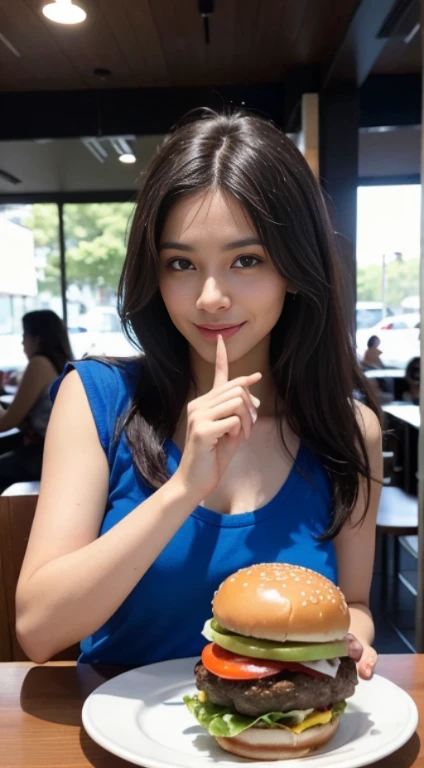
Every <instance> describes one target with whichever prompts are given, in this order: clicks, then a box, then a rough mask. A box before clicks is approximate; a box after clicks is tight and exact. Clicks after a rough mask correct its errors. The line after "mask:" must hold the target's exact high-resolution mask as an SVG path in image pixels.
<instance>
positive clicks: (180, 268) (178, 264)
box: [167, 259, 193, 272]
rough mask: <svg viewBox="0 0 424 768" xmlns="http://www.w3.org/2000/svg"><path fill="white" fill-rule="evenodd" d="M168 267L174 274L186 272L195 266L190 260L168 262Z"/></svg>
mask: <svg viewBox="0 0 424 768" xmlns="http://www.w3.org/2000/svg"><path fill="white" fill-rule="evenodd" d="M167 266H168V267H169V269H173V270H174V272H186V271H187V270H188V269H189V268H190V267H192V266H193V265H192V263H191V261H189V260H188V259H173V260H172V261H169V262H168V264H167Z"/></svg>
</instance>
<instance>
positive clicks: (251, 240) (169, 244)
mask: <svg viewBox="0 0 424 768" xmlns="http://www.w3.org/2000/svg"><path fill="white" fill-rule="evenodd" d="M248 245H260V246H262V243H261V241H260V240H259V239H258V238H257V237H245V238H243V239H242V240H233V241H232V242H231V243H226V245H223V246H222V250H223V251H234V250H236V248H245V247H246V246H248ZM167 248H169V249H172V250H177V251H185V252H186V253H193V252H194V251H195V250H196V249H195V248H193V246H191V245H188V244H187V243H179V242H177V241H176V240H167V241H166V242H165V243H161V244H160V246H159V250H160V251H164V250H165V249H167Z"/></svg>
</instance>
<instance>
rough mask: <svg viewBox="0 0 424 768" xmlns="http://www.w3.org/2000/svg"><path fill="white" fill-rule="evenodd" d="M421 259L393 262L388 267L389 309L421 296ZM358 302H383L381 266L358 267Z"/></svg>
mask: <svg viewBox="0 0 424 768" xmlns="http://www.w3.org/2000/svg"><path fill="white" fill-rule="evenodd" d="M419 274H420V261H419V259H405V260H404V261H393V262H390V263H388V264H387V265H386V302H387V306H389V307H399V306H400V305H401V303H402V301H403V299H406V298H407V296H417V295H418V294H419ZM357 294H358V296H357V297H358V301H380V300H381V265H380V264H370V265H368V266H367V267H361V266H359V265H358V270H357Z"/></svg>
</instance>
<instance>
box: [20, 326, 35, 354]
mask: <svg viewBox="0 0 424 768" xmlns="http://www.w3.org/2000/svg"><path fill="white" fill-rule="evenodd" d="M22 346H23V348H24V352H25V354H26V356H27V358H28V360H30V359H31V357H33V356H34V355H36V354H37V349H38V337H37V336H31V334H29V333H25V331H24V333H23V336H22Z"/></svg>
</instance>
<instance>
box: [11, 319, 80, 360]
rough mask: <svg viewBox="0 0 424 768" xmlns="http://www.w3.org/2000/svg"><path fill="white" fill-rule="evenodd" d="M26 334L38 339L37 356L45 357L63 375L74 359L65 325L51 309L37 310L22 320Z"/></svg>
mask: <svg viewBox="0 0 424 768" xmlns="http://www.w3.org/2000/svg"><path fill="white" fill-rule="evenodd" d="M22 326H23V329H24V333H26V334H28V336H32V337H34V338H36V339H38V345H37V355H43V356H44V357H47V358H48V360H50V362H51V363H52V365H54V367H55V368H56V370H57V372H58V374H61V373H62V371H63V369H64V367H65V365H66V363H67V362H69V361H70V360H73V359H74V356H73V354H72V349H71V345H70V343H69V338H68V332H67V330H66V326H65V323H64V322H63V320H61V319H60V317H59V316H58V315H57V314H56V312H53V311H52V310H51V309H35V310H34V311H33V312H27V313H26V315H24V316H23V318H22Z"/></svg>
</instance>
